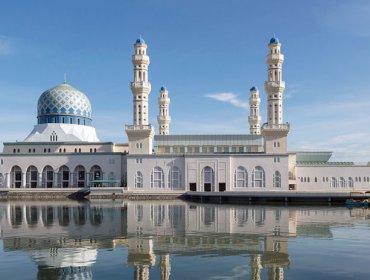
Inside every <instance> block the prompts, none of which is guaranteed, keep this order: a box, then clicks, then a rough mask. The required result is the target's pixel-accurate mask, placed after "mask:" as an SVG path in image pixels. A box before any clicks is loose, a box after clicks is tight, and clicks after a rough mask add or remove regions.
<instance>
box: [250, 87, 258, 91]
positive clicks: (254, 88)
mask: <svg viewBox="0 0 370 280" xmlns="http://www.w3.org/2000/svg"><path fill="white" fill-rule="evenodd" d="M256 90H258V88H257V87H251V89H250V91H256Z"/></svg>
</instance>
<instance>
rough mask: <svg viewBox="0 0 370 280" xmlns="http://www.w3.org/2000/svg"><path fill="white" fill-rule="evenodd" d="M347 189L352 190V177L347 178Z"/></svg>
mask: <svg viewBox="0 0 370 280" xmlns="http://www.w3.org/2000/svg"><path fill="white" fill-rule="evenodd" d="M348 187H349V188H353V187H354V182H353V178H352V177H349V178H348Z"/></svg>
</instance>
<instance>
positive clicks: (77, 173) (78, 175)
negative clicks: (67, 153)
mask: <svg viewBox="0 0 370 280" xmlns="http://www.w3.org/2000/svg"><path fill="white" fill-rule="evenodd" d="M73 182H74V184H75V185H76V186H77V187H78V188H84V187H85V186H86V169H85V167H83V166H82V165H78V166H76V168H75V170H74V174H73Z"/></svg>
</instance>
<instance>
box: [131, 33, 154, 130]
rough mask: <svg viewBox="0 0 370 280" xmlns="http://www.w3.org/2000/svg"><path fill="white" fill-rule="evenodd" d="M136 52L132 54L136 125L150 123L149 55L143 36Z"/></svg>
mask: <svg viewBox="0 0 370 280" xmlns="http://www.w3.org/2000/svg"><path fill="white" fill-rule="evenodd" d="M134 47H135V53H134V55H133V56H132V64H133V65H134V81H133V82H132V83H131V91H132V94H133V97H134V116H133V117H134V125H136V126H138V125H148V118H149V116H148V114H149V108H148V99H149V94H150V90H151V85H150V83H149V78H148V66H149V63H150V60H149V56H148V55H147V54H146V49H147V45H146V43H145V41H144V39H143V38H141V36H140V38H139V39H137V40H136V43H135V45H134Z"/></svg>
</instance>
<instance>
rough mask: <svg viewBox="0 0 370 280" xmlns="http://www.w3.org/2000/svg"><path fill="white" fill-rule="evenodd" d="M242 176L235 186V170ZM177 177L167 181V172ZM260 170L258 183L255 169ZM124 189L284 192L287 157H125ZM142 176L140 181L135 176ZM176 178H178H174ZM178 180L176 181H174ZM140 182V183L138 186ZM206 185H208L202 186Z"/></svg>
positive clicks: (168, 174)
mask: <svg viewBox="0 0 370 280" xmlns="http://www.w3.org/2000/svg"><path fill="white" fill-rule="evenodd" d="M238 167H239V168H242V169H243V170H244V172H245V173H246V175H245V177H244V178H245V179H244V181H245V182H244V183H242V184H236V183H235V171H236V170H237V169H238ZM173 168H174V169H177V171H178V175H173V176H172V179H171V175H170V173H171V172H170V171H171V170H173ZM258 168H259V170H262V174H261V180H259V181H260V182H257V179H256V180H253V178H254V176H255V177H257V176H258V175H253V174H257V173H256V170H257V169H258ZM276 172H278V173H279V174H280V184H279V185H274V175H275V174H276ZM127 174H128V176H127V177H128V178H127V186H128V189H129V190H131V191H135V192H141V191H142V192H148V191H149V192H157V191H158V192H167V191H171V190H172V191H174V190H176V191H189V190H193V189H192V187H191V186H194V184H195V187H196V191H213V192H218V191H222V188H223V185H224V186H225V189H224V190H225V191H248V190H249V191H250V190H255V191H260V190H271V189H278V190H287V189H288V157H287V156H286V155H274V156H269V155H263V154H262V155H227V156H225V155H209V156H204V155H199V156H183V155H173V156H171V155H160V156H159V155H153V156H145V155H143V156H129V157H127ZM140 176H141V177H142V179H140V178H138V177H140ZM177 176H178V177H177ZM174 178H178V180H176V179H174ZM139 182H141V183H139ZM206 184H208V186H207V185H206Z"/></svg>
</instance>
